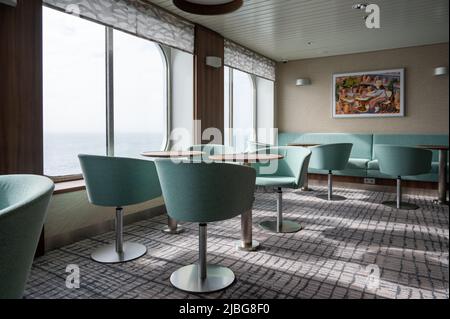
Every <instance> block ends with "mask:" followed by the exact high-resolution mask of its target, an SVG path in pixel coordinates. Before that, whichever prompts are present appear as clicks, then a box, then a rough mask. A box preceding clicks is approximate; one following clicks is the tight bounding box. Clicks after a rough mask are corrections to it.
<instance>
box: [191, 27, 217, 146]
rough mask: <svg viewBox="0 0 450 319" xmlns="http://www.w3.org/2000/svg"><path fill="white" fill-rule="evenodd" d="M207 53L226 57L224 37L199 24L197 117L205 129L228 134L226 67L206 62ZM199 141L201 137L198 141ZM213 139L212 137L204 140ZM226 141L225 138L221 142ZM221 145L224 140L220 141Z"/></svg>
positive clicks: (196, 65)
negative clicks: (226, 130) (226, 131)
mask: <svg viewBox="0 0 450 319" xmlns="http://www.w3.org/2000/svg"><path fill="white" fill-rule="evenodd" d="M207 56H216V57H220V58H221V59H222V61H223V57H224V38H223V37H222V36H221V35H220V34H218V33H216V32H214V31H212V30H209V29H207V28H205V27H202V26H200V25H196V26H195V53H194V120H201V124H202V127H201V132H203V130H205V129H207V128H211V127H214V128H218V129H219V130H220V131H221V133H222V136H223V133H224V67H223V64H222V66H221V67H220V68H213V67H211V66H207V65H206V57H207ZM195 142H196V143H199V142H200V141H199V140H196V141H195ZM202 142H203V143H207V142H210V141H209V140H205V141H202ZM221 143H223V141H222V142H221ZM219 144H220V143H219Z"/></svg>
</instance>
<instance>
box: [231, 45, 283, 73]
mask: <svg viewBox="0 0 450 319" xmlns="http://www.w3.org/2000/svg"><path fill="white" fill-rule="evenodd" d="M224 63H225V65H227V66H229V67H232V68H235V69H238V70H241V71H244V72H247V73H250V74H254V75H257V76H260V77H262V78H265V79H268V80H271V81H275V65H276V64H275V62H274V61H272V60H270V59H268V58H266V57H264V56H262V55H260V54H257V53H255V52H253V51H251V50H249V49H247V48H245V47H243V46H241V45H239V44H236V43H234V42H232V41H230V40H227V39H225V56H224Z"/></svg>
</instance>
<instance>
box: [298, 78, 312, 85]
mask: <svg viewBox="0 0 450 319" xmlns="http://www.w3.org/2000/svg"><path fill="white" fill-rule="evenodd" d="M295 85H297V86H306V85H311V79H308V78H301V79H297V80H296V81H295Z"/></svg>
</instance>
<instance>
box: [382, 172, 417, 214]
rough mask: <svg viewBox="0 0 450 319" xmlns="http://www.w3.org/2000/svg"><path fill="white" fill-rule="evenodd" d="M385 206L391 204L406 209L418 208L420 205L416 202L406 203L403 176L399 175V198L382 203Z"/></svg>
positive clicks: (393, 206)
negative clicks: (403, 191)
mask: <svg viewBox="0 0 450 319" xmlns="http://www.w3.org/2000/svg"><path fill="white" fill-rule="evenodd" d="M382 204H383V205H385V206H389V207H392V208H396V209H404V210H416V209H418V208H419V206H417V205H415V204H410V203H405V202H403V201H402V178H401V176H398V177H397V200H395V201H385V202H383V203H382Z"/></svg>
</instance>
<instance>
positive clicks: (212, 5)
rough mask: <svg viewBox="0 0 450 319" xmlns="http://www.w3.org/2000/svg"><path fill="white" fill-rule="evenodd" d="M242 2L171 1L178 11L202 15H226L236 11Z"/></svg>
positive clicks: (237, 0)
mask: <svg viewBox="0 0 450 319" xmlns="http://www.w3.org/2000/svg"><path fill="white" fill-rule="evenodd" d="M242 3H243V0H173V4H174V5H175V6H176V7H177V8H178V9H180V10H183V11H186V12H189V13H193V14H202V15H216V14H226V13H230V12H233V11H236V10H237V9H239V8H240V7H241V6H242Z"/></svg>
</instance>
